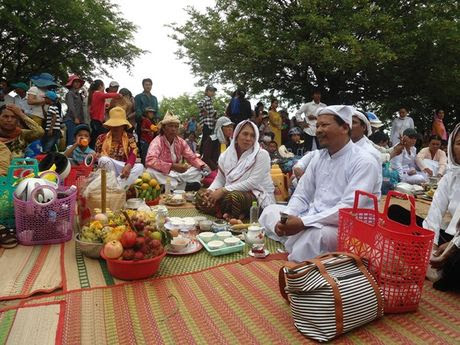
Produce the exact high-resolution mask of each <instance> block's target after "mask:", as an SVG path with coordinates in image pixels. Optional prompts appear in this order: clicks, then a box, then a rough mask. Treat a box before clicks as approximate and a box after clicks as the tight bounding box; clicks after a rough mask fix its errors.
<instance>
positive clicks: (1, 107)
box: [0, 104, 6, 114]
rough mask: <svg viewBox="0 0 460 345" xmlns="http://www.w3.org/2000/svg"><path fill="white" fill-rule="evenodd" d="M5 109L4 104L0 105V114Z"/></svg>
mask: <svg viewBox="0 0 460 345" xmlns="http://www.w3.org/2000/svg"><path fill="white" fill-rule="evenodd" d="M5 109H6V104H3V105H0V114H1V113H2V112H3V110H5Z"/></svg>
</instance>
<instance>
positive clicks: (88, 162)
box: [83, 154, 95, 168]
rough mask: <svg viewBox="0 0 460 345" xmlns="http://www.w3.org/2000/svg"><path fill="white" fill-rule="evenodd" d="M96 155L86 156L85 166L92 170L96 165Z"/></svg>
mask: <svg viewBox="0 0 460 345" xmlns="http://www.w3.org/2000/svg"><path fill="white" fill-rule="evenodd" d="M94 160H95V158H94V155H92V154H89V155H86V156H85V159H84V160H83V164H85V166H86V167H88V168H90V167H92V166H93V165H94Z"/></svg>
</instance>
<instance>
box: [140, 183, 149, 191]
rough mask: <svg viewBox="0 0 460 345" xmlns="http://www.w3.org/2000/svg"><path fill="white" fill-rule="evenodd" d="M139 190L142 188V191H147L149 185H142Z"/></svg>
mask: <svg viewBox="0 0 460 345" xmlns="http://www.w3.org/2000/svg"><path fill="white" fill-rule="evenodd" d="M141 188H142V190H147V189H149V184H148V183H143V184H142V186H141Z"/></svg>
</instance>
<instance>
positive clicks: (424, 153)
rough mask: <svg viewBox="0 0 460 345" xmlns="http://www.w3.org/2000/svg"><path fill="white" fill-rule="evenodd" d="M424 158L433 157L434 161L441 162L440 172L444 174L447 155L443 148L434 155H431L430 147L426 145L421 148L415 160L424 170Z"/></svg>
mask: <svg viewBox="0 0 460 345" xmlns="http://www.w3.org/2000/svg"><path fill="white" fill-rule="evenodd" d="M424 159H431V160H433V161H436V162H438V163H439V169H438V174H440V175H444V173H445V172H446V165H447V155H446V153H445V152H444V151H443V150H438V151H436V154H435V155H434V157H431V152H430V149H429V148H428V147H424V148H423V149H421V150H420V152H419V153H418V154H417V158H416V159H415V162H416V163H417V166H418V167H419V168H420V170H422V171H423V169H425V168H426V166H425V164H423V160H424Z"/></svg>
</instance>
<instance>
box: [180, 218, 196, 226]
mask: <svg viewBox="0 0 460 345" xmlns="http://www.w3.org/2000/svg"><path fill="white" fill-rule="evenodd" d="M182 222H183V223H184V225H185V226H186V227H194V226H195V224H196V222H195V219H193V217H185V218H182Z"/></svg>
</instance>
